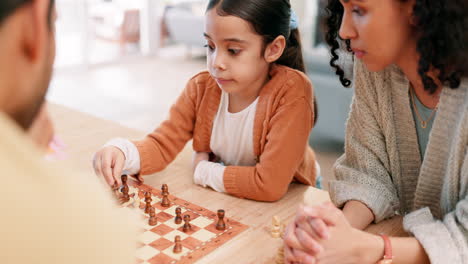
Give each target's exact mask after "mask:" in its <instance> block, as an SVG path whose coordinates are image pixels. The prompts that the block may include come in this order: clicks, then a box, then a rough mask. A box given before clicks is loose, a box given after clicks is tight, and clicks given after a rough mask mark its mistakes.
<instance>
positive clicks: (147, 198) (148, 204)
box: [145, 192, 153, 214]
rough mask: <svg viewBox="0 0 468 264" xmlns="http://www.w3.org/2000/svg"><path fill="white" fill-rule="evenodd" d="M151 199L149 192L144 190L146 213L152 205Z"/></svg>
mask: <svg viewBox="0 0 468 264" xmlns="http://www.w3.org/2000/svg"><path fill="white" fill-rule="evenodd" d="M152 201H153V199H151V193H150V192H145V202H146V206H145V213H146V214H149V212H150V208H151V207H152V206H151V202H152Z"/></svg>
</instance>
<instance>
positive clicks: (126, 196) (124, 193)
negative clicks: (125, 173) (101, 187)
mask: <svg viewBox="0 0 468 264" xmlns="http://www.w3.org/2000/svg"><path fill="white" fill-rule="evenodd" d="M129 191H130V189H129V188H128V185H126V184H124V185H123V186H122V203H126V202H128V201H130V195H129V194H128V192H129Z"/></svg>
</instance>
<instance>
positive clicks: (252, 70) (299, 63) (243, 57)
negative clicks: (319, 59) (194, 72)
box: [205, 0, 304, 93]
mask: <svg viewBox="0 0 468 264" xmlns="http://www.w3.org/2000/svg"><path fill="white" fill-rule="evenodd" d="M291 13H292V11H291V5H290V3H289V0H210V1H209V4H208V8H207V11H206V23H205V37H206V40H207V49H208V50H207V64H208V65H207V66H208V69H209V72H210V74H211V75H212V76H213V78H215V79H216V81H217V82H218V85H219V86H220V88H221V89H222V90H224V91H225V92H227V93H245V92H247V93H248V91H249V90H252V89H258V87H262V86H263V85H264V84H265V83H266V81H268V78H269V76H268V73H269V70H270V67H271V64H272V63H277V64H282V65H285V66H289V67H291V68H294V69H297V70H300V71H303V72H304V62H303V57H302V51H301V43H300V37H299V31H298V29H297V24H294V23H296V22H295V21H294V19H293V21H292V20H291ZM293 18H294V17H293Z"/></svg>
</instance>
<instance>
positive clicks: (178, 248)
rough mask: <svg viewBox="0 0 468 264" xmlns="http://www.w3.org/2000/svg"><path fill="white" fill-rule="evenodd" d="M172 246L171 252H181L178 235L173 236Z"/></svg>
mask: <svg viewBox="0 0 468 264" xmlns="http://www.w3.org/2000/svg"><path fill="white" fill-rule="evenodd" d="M174 243H175V244H174V248H173V249H172V252H174V253H176V254H177V253H180V252H182V243H181V242H180V236H175V238H174Z"/></svg>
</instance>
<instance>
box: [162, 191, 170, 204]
mask: <svg viewBox="0 0 468 264" xmlns="http://www.w3.org/2000/svg"><path fill="white" fill-rule="evenodd" d="M167 195H168V193H163V197H162V200H161V206H162V207H169V206H170V205H171V202H170V201H169V198H168V197H167Z"/></svg>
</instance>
